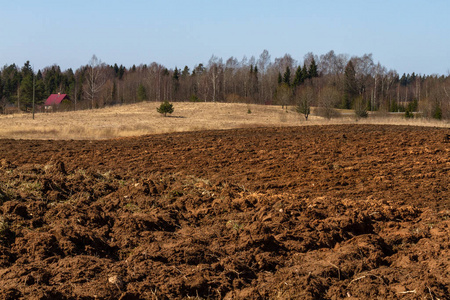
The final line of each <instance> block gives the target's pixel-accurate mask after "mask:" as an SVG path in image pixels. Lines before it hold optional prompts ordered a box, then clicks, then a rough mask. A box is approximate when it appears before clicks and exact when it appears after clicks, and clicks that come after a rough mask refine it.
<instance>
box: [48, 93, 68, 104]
mask: <svg viewBox="0 0 450 300" xmlns="http://www.w3.org/2000/svg"><path fill="white" fill-rule="evenodd" d="M64 99H69V98H68V97H67V94H51V95H50V97H48V98H47V100H46V101H45V104H44V105H46V106H50V105H58V104H60V103H61V101H63V100H64Z"/></svg>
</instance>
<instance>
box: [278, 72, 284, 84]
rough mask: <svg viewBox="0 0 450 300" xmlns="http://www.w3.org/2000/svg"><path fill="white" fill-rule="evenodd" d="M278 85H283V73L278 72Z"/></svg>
mask: <svg viewBox="0 0 450 300" xmlns="http://www.w3.org/2000/svg"><path fill="white" fill-rule="evenodd" d="M277 82H278V85H281V84H282V83H283V76H281V73H280V72H278V79H277Z"/></svg>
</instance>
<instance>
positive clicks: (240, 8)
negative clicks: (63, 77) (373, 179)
mask: <svg viewBox="0 0 450 300" xmlns="http://www.w3.org/2000/svg"><path fill="white" fill-rule="evenodd" d="M264 49H267V50H268V51H269V53H270V55H271V58H272V61H273V60H274V59H275V58H276V57H282V56H283V55H284V54H285V53H289V54H290V55H291V56H292V57H293V58H294V59H296V60H297V61H298V62H300V63H302V61H303V57H304V55H305V54H306V53H307V52H313V53H314V54H317V55H321V54H325V53H327V52H328V51H330V50H334V51H335V53H337V54H339V53H344V54H349V55H350V56H353V55H357V56H361V55H363V54H365V53H372V54H373V59H374V61H375V62H380V63H381V64H382V65H384V66H385V67H386V68H388V69H394V70H397V72H398V73H400V74H403V73H412V72H416V73H418V74H445V75H447V74H448V71H449V70H450V1H448V0H428V1H418V0H409V1H406V0H391V1H385V0H379V1H363V0H358V1H357V0H339V1H338V0H334V1H332V0H322V1H321V0H318V1H312V0H310V1H303V0H299V1H293V0H277V1H266V0H258V1H256V0H247V1H246V0H239V1H238V0H222V1H212V0H210V1H207V0H172V1H163V0H160V1H154V0H147V1H145V0H128V1H126V0H120V1H117V0H107V1H106V0H77V1H66V0H53V1H51V0H41V1H36V0H14V1H11V0H0V66H3V65H5V64H12V63H16V64H18V65H20V66H22V65H23V64H24V62H25V61H27V60H29V61H30V62H31V64H32V65H34V67H35V69H39V68H43V67H46V66H50V65H53V64H58V65H59V66H61V68H62V69H63V70H65V69H67V68H73V69H77V68H78V67H80V66H82V65H86V64H87V63H88V61H89V60H90V58H91V57H92V55H93V54H95V55H96V56H97V57H98V58H99V59H101V60H102V61H103V62H105V63H107V64H114V63H117V64H118V65H120V64H123V65H124V66H126V67H130V66H132V65H133V64H136V65H139V64H141V63H145V64H150V63H151V62H157V63H160V64H163V65H164V66H166V67H167V68H174V67H176V66H177V67H179V68H182V67H184V66H185V65H187V66H188V67H189V68H190V69H192V68H193V67H194V66H195V65H197V64H199V63H204V64H206V63H207V62H208V60H209V58H210V57H211V55H213V54H214V55H216V56H218V57H221V58H223V60H224V61H226V60H227V59H228V58H229V57H231V56H234V57H236V58H238V59H239V60H241V59H242V58H243V56H244V55H246V56H247V57H248V58H250V57H251V56H255V57H256V58H258V57H259V55H260V54H261V52H262V51H263V50H264Z"/></svg>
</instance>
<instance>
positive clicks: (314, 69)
mask: <svg viewBox="0 0 450 300" xmlns="http://www.w3.org/2000/svg"><path fill="white" fill-rule="evenodd" d="M308 75H309V78H315V77H319V73H318V72H317V64H316V61H315V60H314V57H313V59H312V60H311V64H310V65H309V71H308Z"/></svg>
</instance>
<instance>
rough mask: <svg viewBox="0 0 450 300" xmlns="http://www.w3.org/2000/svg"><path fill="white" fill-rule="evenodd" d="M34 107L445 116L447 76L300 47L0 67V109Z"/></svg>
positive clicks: (449, 113)
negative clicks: (57, 102)
mask: <svg viewBox="0 0 450 300" xmlns="http://www.w3.org/2000/svg"><path fill="white" fill-rule="evenodd" d="M33 86H34V93H35V99H36V104H37V105H38V106H39V105H42V104H43V103H44V101H45V99H46V98H47V97H48V96H49V95H50V94H52V93H63V94H68V95H69V97H70V99H71V105H70V107H68V108H67V109H90V108H100V107H105V106H110V105H117V104H126V103H136V102H140V101H161V102H162V101H213V102H214V101H218V102H244V103H255V104H278V105H281V106H283V107H284V106H291V105H296V106H297V109H298V110H299V112H300V111H302V112H305V113H307V114H306V115H305V117H307V115H308V114H309V107H310V106H315V107H317V112H318V113H319V114H321V115H323V116H324V117H327V118H332V117H333V116H335V115H336V113H337V111H336V109H338V108H341V109H355V111H360V112H361V116H363V115H364V112H365V111H380V112H405V114H406V116H408V115H409V116H413V115H414V114H413V113H414V112H420V114H422V115H423V116H424V117H430V118H436V119H450V95H449V91H450V76H444V75H442V76H438V75H419V74H415V73H412V74H403V75H402V76H400V75H399V74H398V73H397V72H396V71H395V70H388V69H387V68H386V67H384V66H382V65H381V64H380V63H379V62H378V63H375V62H374V60H373V57H372V54H364V55H362V56H349V55H347V54H336V53H335V52H334V51H329V52H328V53H326V54H323V55H320V56H318V55H315V54H313V53H311V52H310V53H307V54H306V55H305V56H304V59H303V61H302V62H298V61H296V60H295V59H293V58H292V56H291V55H289V54H285V55H284V56H283V57H279V58H275V59H274V60H272V59H271V55H270V54H269V52H268V51H267V50H264V51H263V52H262V53H261V54H260V55H259V57H257V58H256V57H254V56H252V57H250V58H247V57H246V56H244V57H243V58H242V59H240V60H239V59H237V58H236V57H230V58H228V59H227V60H223V59H222V58H219V57H217V56H214V55H213V56H211V58H210V59H209V61H208V63H207V64H206V65H204V64H202V63H200V64H198V65H195V66H194V67H193V69H190V68H189V67H188V66H185V67H184V68H178V67H175V68H174V69H168V68H167V67H165V66H163V65H161V64H158V63H156V62H153V63H150V64H141V65H138V66H136V65H133V66H132V67H129V68H126V67H124V66H123V65H120V66H119V65H117V64H114V65H108V64H106V63H103V62H102V61H101V60H100V59H98V58H97V57H96V56H95V55H94V56H93V57H92V58H91V60H90V61H89V62H88V64H86V65H84V66H81V67H79V68H78V69H77V70H75V71H74V70H72V69H67V70H64V71H62V70H61V68H60V67H59V66H58V65H52V66H49V67H45V68H44V69H42V70H37V72H35V71H34V70H33V69H32V67H31V65H30V62H29V61H27V62H25V64H24V65H23V66H22V67H19V66H17V65H15V64H11V65H5V66H4V67H3V68H2V69H1V70H0V111H1V112H6V111H7V110H8V108H10V107H13V108H17V109H18V110H22V111H30V109H31V107H32V99H33Z"/></svg>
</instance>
